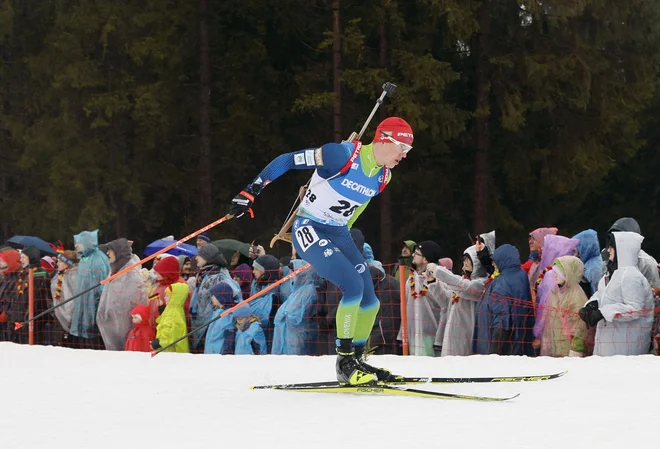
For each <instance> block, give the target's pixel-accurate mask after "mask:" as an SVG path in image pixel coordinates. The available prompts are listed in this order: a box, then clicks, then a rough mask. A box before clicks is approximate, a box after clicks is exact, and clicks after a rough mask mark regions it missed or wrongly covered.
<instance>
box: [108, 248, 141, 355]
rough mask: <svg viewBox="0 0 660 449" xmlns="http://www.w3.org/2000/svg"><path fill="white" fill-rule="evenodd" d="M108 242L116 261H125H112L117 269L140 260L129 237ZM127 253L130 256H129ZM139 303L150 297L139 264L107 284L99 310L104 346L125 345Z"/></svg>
mask: <svg viewBox="0 0 660 449" xmlns="http://www.w3.org/2000/svg"><path fill="white" fill-rule="evenodd" d="M108 245H109V247H110V248H111V249H113V251H115V254H116V255H117V257H118V258H117V261H119V260H120V259H119V257H121V260H122V261H123V262H124V264H123V265H122V266H118V265H117V263H112V264H111V266H113V267H114V268H113V269H112V270H113V272H114V273H118V272H119V271H121V270H123V269H124V268H128V267H129V266H131V265H133V264H135V263H136V262H139V261H140V259H139V258H138V256H136V255H134V254H132V253H131V247H130V245H129V244H128V241H127V240H126V239H119V240H115V241H112V242H110V243H108ZM127 253H128V254H129V255H130V256H129V257H126V254H127ZM140 304H144V305H147V304H148V301H147V294H146V292H145V288H144V281H143V280H142V276H141V275H140V267H139V266H137V267H135V268H133V269H132V270H129V271H128V272H126V273H124V274H123V275H121V276H120V277H118V278H115V279H113V280H111V281H110V282H108V283H107V284H105V287H104V288H103V293H102V294H101V299H100V300H99V306H98V310H97V312H96V323H97V325H98V327H99V332H100V333H101V337H102V338H103V343H104V344H105V349H107V350H108V351H122V350H123V349H124V348H125V347H126V337H127V336H128V333H129V332H130V331H131V329H132V328H133V323H132V322H131V310H133V308H134V307H135V306H138V305H140Z"/></svg>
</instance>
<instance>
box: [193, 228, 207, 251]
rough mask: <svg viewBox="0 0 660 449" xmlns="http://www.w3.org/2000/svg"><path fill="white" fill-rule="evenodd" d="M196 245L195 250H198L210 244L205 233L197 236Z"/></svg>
mask: <svg viewBox="0 0 660 449" xmlns="http://www.w3.org/2000/svg"><path fill="white" fill-rule="evenodd" d="M196 243H197V249H198V250H199V249H200V248H201V247H202V246H204V245H208V244H209V243H211V238H210V237H209V236H208V235H207V234H206V232H202V233H201V234H199V235H198V236H197V242H196Z"/></svg>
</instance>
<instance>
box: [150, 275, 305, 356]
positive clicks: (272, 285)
mask: <svg viewBox="0 0 660 449" xmlns="http://www.w3.org/2000/svg"><path fill="white" fill-rule="evenodd" d="M309 267H311V265H310V264H306V265H303V266H302V267H300V268H298V269H297V270H295V271H292V272H291V273H289V274H287V275H286V276H284V277H283V278H282V279H280V280H279V281H277V282H273V283H272V284H270V285H269V286H268V287H266V288H264V289H263V290H261V291H260V292H258V293H255V294H254V295H252V296H250V297H249V298H248V299H245V300H243V301H241V302H239V303H238V304H236V305H235V306H232V307H231V308H229V309H227V310H225V311H224V312H222V313H221V314H220V315H218V316H217V317H215V318H213V319H212V320H210V321H207V322H206V323H204V324H200V325H199V326H197V327H196V328H194V329H193V330H191V331H190V332H188V333H187V334H186V335H184V336H183V337H181V338H179V339H177V340H175V341H173V342H172V343H170V344H168V345H167V346H165V347H163V348H158V349H157V350H155V351H153V352H152V353H151V357H156V355H158V354H160V353H161V352H163V351H165V350H166V349H168V348H171V347H172V346H174V345H175V344H177V343H178V342H180V341H182V340H185V339H186V338H188V337H189V336H190V335H192V334H194V333H195V332H197V331H198V330H200V329H204V328H205V327H207V326H208V325H210V324H211V323H213V322H214V321H217V320H219V319H220V318H222V317H224V316H227V315H229V314H230V313H232V312H233V311H234V310H236V309H238V308H239V307H241V306H242V305H243V304H247V303H249V302H251V301H254V300H255V299H257V298H258V297H260V296H262V295H264V294H265V293H267V292H269V291H271V290H272V289H274V288H275V287H276V286H278V285H280V284H281V283H283V282H284V281H288V280H289V279H291V278H292V277H294V276H295V275H296V274H299V273H302V272H303V271H305V270H306V269H308V268H309Z"/></svg>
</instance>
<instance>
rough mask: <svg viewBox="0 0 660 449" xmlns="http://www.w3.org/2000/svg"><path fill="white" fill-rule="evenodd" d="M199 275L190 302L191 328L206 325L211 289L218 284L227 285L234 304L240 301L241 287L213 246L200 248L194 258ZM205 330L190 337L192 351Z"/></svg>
mask: <svg viewBox="0 0 660 449" xmlns="http://www.w3.org/2000/svg"><path fill="white" fill-rule="evenodd" d="M195 260H196V262H197V267H198V268H199V270H200V271H199V273H198V275H197V279H196V281H195V291H194V292H193V296H192V299H191V301H190V317H191V321H192V327H193V328H195V327H199V326H201V325H203V324H204V323H208V322H209V321H210V320H211V318H212V315H213V314H214V311H215V309H214V306H213V304H212V302H211V289H212V288H213V287H214V286H215V285H216V284H218V283H220V282H225V283H226V284H227V285H229V286H230V287H231V289H232V291H233V294H234V300H235V301H236V302H238V301H240V300H241V299H242V293H241V287H240V285H239V284H238V282H236V281H235V280H234V279H232V276H231V274H230V273H229V270H227V268H226V267H227V260H226V259H225V258H224V256H223V255H222V254H220V251H219V250H218V248H217V247H216V246H215V245H204V246H202V247H201V248H200V249H199V251H198V253H197V256H195ZM206 331H207V328H204V329H201V330H199V331H197V332H194V333H193V334H192V335H190V347H191V348H192V349H195V348H197V347H198V346H200V342H201V341H202V340H203V338H204V334H205V333H206Z"/></svg>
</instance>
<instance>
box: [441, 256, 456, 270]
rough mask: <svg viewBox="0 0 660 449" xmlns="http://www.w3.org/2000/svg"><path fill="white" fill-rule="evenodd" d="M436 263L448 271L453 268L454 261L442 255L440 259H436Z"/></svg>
mask: <svg viewBox="0 0 660 449" xmlns="http://www.w3.org/2000/svg"><path fill="white" fill-rule="evenodd" d="M438 265H440V266H441V267H444V268H446V269H447V270H449V271H451V270H453V269H454V261H453V260H451V259H450V258H449V257H443V258H442V259H440V260H439V261H438Z"/></svg>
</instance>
